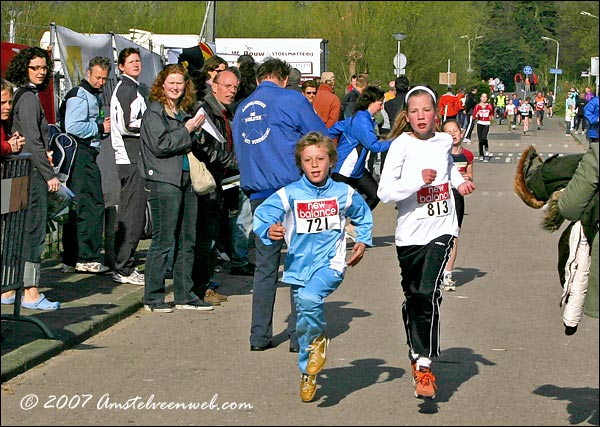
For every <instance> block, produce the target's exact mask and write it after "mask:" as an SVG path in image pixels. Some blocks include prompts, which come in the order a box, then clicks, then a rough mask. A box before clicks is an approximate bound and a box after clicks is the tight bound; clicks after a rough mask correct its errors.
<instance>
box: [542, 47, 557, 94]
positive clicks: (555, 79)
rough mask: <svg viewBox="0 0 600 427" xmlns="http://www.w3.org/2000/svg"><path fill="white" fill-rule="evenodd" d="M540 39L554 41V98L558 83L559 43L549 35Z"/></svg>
mask: <svg viewBox="0 0 600 427" xmlns="http://www.w3.org/2000/svg"><path fill="white" fill-rule="evenodd" d="M542 40H551V41H553V42H554V43H556V65H555V68H556V69H555V70H554V71H555V73H554V99H556V85H557V83H558V51H559V49H560V45H559V43H558V40H555V39H553V38H551V37H546V36H542Z"/></svg>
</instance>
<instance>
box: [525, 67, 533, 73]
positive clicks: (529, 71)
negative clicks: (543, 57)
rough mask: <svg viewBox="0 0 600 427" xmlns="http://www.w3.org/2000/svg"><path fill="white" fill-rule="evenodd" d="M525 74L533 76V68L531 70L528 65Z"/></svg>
mask: <svg viewBox="0 0 600 427" xmlns="http://www.w3.org/2000/svg"><path fill="white" fill-rule="evenodd" d="M523 72H524V73H525V74H533V68H531V67H530V66H529V65H526V66H525V68H523Z"/></svg>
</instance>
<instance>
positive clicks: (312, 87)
mask: <svg viewBox="0 0 600 427" xmlns="http://www.w3.org/2000/svg"><path fill="white" fill-rule="evenodd" d="M302 95H304V96H305V97H306V99H308V102H310V103H311V104H312V103H313V102H315V96H317V82H315V81H314V80H306V81H305V82H304V83H302Z"/></svg>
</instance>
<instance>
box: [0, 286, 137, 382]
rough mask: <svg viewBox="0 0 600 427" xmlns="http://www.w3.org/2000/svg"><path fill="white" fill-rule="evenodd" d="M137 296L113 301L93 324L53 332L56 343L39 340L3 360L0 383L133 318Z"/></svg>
mask: <svg viewBox="0 0 600 427" xmlns="http://www.w3.org/2000/svg"><path fill="white" fill-rule="evenodd" d="M142 305H143V304H142V299H141V296H140V294H139V293H137V292H136V293H131V294H128V295H125V296H123V297H121V298H119V299H118V300H116V301H115V303H114V307H111V308H108V309H106V313H105V314H102V315H101V316H93V317H92V320H89V321H83V322H80V323H75V324H72V325H69V326H66V327H65V328H64V329H61V330H57V331H52V332H53V333H54V334H55V336H56V339H54V340H51V339H38V340H36V341H34V342H32V343H30V344H26V345H24V346H22V347H20V348H18V349H16V350H14V351H11V352H10V353H8V354H6V355H4V356H2V368H1V371H2V372H1V379H2V382H5V381H8V380H10V379H11V378H13V377H15V376H17V375H19V374H22V373H24V372H25V371H27V370H28V369H31V368H33V367H34V366H36V365H39V364H41V363H43V362H45V361H47V360H49V359H51V358H52V357H54V356H56V355H58V354H60V353H61V352H63V351H65V350H68V349H70V348H73V347H75V346H76V345H78V344H81V343H82V342H83V341H85V340H87V339H88V338H90V337H92V336H93V335H95V334H97V333H99V332H101V331H104V330H106V329H108V328H109V327H111V326H113V325H114V324H115V323H117V322H119V321H120V320H123V319H124V318H126V317H128V316H130V315H132V314H134V313H135V312H137V311H138V310H139V309H140V308H141V307H142Z"/></svg>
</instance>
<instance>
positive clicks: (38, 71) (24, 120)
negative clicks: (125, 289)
mask: <svg viewBox="0 0 600 427" xmlns="http://www.w3.org/2000/svg"><path fill="white" fill-rule="evenodd" d="M52 65H53V63H52V61H51V60H50V56H49V54H48V52H47V51H45V50H44V49H41V48H39V47H28V48H26V49H23V50H21V51H19V53H17V54H16V55H15V57H14V58H13V59H12V61H11V62H10V64H9V65H8V68H7V70H6V75H5V77H6V79H7V80H9V81H10V82H12V83H13V84H14V85H15V86H16V87H17V88H18V89H17V91H16V92H15V94H14V98H13V99H15V100H16V102H14V104H13V117H12V121H11V126H10V132H11V133H14V132H19V134H21V135H23V136H24V137H25V146H24V147H23V152H24V153H30V154H31V161H32V163H33V170H32V172H31V182H30V187H29V209H28V210H27V217H26V220H25V222H26V223H25V233H24V239H25V242H24V244H23V259H24V260H25V270H24V274H23V282H24V286H25V292H24V296H23V300H22V302H21V306H22V307H25V308H29V309H32V310H57V309H58V308H60V303H59V302H51V301H49V300H48V299H46V297H45V296H44V294H42V293H40V292H39V289H38V288H39V282H40V273H41V266H42V253H43V250H44V240H45V239H46V215H47V210H48V192H51V193H54V192H57V191H58V190H59V186H60V181H59V180H58V177H57V176H56V174H55V173H54V169H53V167H52V164H51V163H50V160H49V158H48V153H47V152H48V143H49V141H48V120H47V119H46V114H45V113H44V109H43V108H42V105H41V103H40V101H39V99H38V92H40V91H42V90H44V89H46V88H47V87H48V85H49V83H50V79H51V78H52V70H53V67H52ZM14 300H15V295H14V293H8V292H7V293H5V294H2V304H12V303H14Z"/></svg>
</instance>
